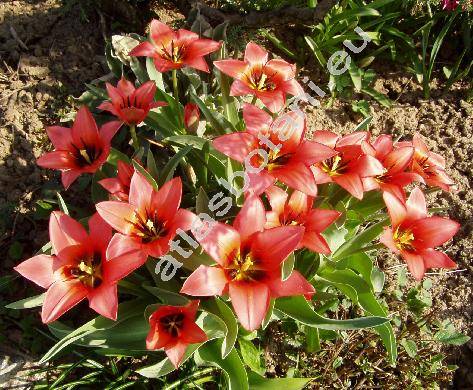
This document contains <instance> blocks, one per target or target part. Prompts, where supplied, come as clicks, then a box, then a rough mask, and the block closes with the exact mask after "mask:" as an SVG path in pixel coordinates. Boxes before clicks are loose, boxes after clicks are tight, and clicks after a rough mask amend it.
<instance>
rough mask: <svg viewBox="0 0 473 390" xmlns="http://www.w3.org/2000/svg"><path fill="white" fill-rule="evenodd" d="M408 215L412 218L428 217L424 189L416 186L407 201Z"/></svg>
mask: <svg viewBox="0 0 473 390" xmlns="http://www.w3.org/2000/svg"><path fill="white" fill-rule="evenodd" d="M406 206H407V215H408V218H409V219H411V220H416V219H420V218H425V217H427V204H426V202H425V196H424V193H423V192H422V190H421V189H420V188H418V187H416V188H414V189H413V190H412V192H411V194H410V195H409V199H407V202H406Z"/></svg>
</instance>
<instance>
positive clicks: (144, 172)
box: [132, 160, 159, 191]
mask: <svg viewBox="0 0 473 390" xmlns="http://www.w3.org/2000/svg"><path fill="white" fill-rule="evenodd" d="M132 163H133V166H134V167H135V169H136V170H137V171H138V172H139V173H141V174H142V175H143V176H144V177H145V179H146V180H147V181H148V183H149V184H151V185H152V186H153V188H154V190H155V191H157V190H158V189H159V186H158V183H156V180H154V178H153V176H151V175H150V173H149V172H148V171H147V170H146V169H144V168H143V167H142V166H141V165H140V163H138V162H137V161H135V160H133V161H132Z"/></svg>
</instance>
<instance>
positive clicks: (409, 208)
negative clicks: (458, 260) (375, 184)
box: [380, 188, 460, 280]
mask: <svg viewBox="0 0 473 390" xmlns="http://www.w3.org/2000/svg"><path fill="white" fill-rule="evenodd" d="M383 198H384V202H385V203H386V206H387V208H388V212H389V216H390V218H391V224H392V227H390V228H385V230H384V232H383V234H382V235H381V238H380V241H381V242H382V243H383V244H384V245H386V246H387V247H388V248H389V249H391V250H392V251H393V252H394V253H398V254H400V255H401V256H402V258H403V259H404V260H405V262H406V263H407V267H408V268H409V271H410V273H411V274H412V276H414V278H415V279H417V280H421V279H422V277H423V276H424V273H425V271H426V269H428V268H455V267H456V264H455V263H454V262H453V261H452V259H450V257H448V256H447V255H446V254H445V253H443V252H440V251H437V250H435V249H434V248H435V247H437V246H440V245H442V244H443V243H445V242H446V241H448V240H450V239H451V238H452V237H453V236H454V235H455V234H456V232H457V231H458V229H459V228H460V225H459V224H458V223H457V222H455V221H452V220H451V219H448V218H442V217H437V216H433V217H429V216H428V215H427V207H426V204H425V197H424V194H423V193H422V191H421V190H420V189H419V188H415V189H414V190H413V191H412V193H411V195H410V196H409V199H408V200H407V202H406V203H404V202H403V201H402V200H400V199H399V198H398V197H397V196H394V195H393V194H391V193H389V192H384V193H383Z"/></svg>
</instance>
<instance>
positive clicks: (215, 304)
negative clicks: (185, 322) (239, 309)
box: [201, 297, 238, 358]
mask: <svg viewBox="0 0 473 390" xmlns="http://www.w3.org/2000/svg"><path fill="white" fill-rule="evenodd" d="M201 307H202V309H203V310H206V311H208V312H209V313H212V314H214V315H216V316H217V317H219V318H220V319H221V320H222V321H223V322H224V323H225V326H226V328H227V329H226V334H225V338H224V340H223V342H222V358H225V357H226V356H227V355H228V354H229V353H230V352H231V351H232V349H233V346H234V345H235V341H236V338H237V335H238V323H237V321H236V318H235V314H234V313H233V311H232V309H230V307H228V305H227V304H226V303H225V302H224V301H223V300H222V299H220V298H218V297H215V298H214V299H211V300H206V301H202V302H201Z"/></svg>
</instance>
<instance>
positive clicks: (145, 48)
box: [10, 15, 459, 390]
mask: <svg viewBox="0 0 473 390" xmlns="http://www.w3.org/2000/svg"><path fill="white" fill-rule="evenodd" d="M452 16H454V15H452ZM224 26H225V25H223V26H222V27H224ZM150 30H151V31H150V39H149V41H145V39H143V40H140V42H141V43H139V44H138V45H137V46H136V47H134V49H132V50H131V53H130V54H131V56H138V57H141V56H145V57H149V58H151V59H152V60H150V59H149V58H147V59H146V60H145V61H143V60H142V59H136V58H131V62H130V57H127V56H126V55H124V56H118V55H117V56H109V57H108V59H109V61H108V63H110V65H113V64H112V62H113V61H120V63H119V64H115V65H118V66H110V67H111V71H112V72H114V75H115V77H116V78H117V80H116V82H112V83H103V84H104V85H100V84H97V85H94V87H93V89H94V91H92V92H94V93H93V94H92V95H94V96H95V98H94V99H93V100H92V102H91V104H90V105H91V108H92V112H91V111H89V108H87V107H86V106H83V107H80V108H79V110H78V112H77V115H76V117H75V120H74V123H73V125H72V127H71V128H66V127H59V126H52V127H48V128H47V130H46V131H47V133H48V136H49V138H50V140H51V142H52V144H53V146H54V150H53V151H52V152H49V153H45V154H44V155H43V156H41V157H40V158H39V159H38V161H37V162H38V164H39V165H40V166H42V167H45V168H51V169H56V170H59V171H60V172H61V174H62V183H63V185H64V187H65V188H66V189H67V188H68V187H69V186H70V185H71V184H72V183H73V182H74V181H75V180H76V179H77V178H78V176H79V175H81V174H82V173H90V174H93V175H90V176H91V180H90V181H85V180H84V182H83V183H82V182H81V183H80V184H81V185H83V189H84V188H85V186H87V185H88V186H89V187H90V194H91V196H90V198H91V199H92V201H91V202H87V198H88V197H87V195H86V193H85V192H83V191H82V192H81V193H80V197H81V204H80V207H74V205H71V206H72V207H68V205H66V202H65V200H64V199H66V200H68V199H74V194H68V195H69V196H65V197H64V198H63V197H62V196H61V195H60V194H59V193H58V200H59V202H58V203H59V205H60V208H61V210H63V211H54V212H53V213H52V214H51V215H50V220H49V236H50V245H45V246H44V247H43V249H42V251H41V252H39V254H36V255H34V256H33V257H31V258H29V259H27V260H25V261H23V262H21V263H20V264H18V265H17V266H16V267H15V270H16V271H17V272H19V273H20V274H21V275H23V276H24V277H25V278H27V279H29V280H31V281H32V282H34V283H36V284H37V285H38V286H40V287H41V288H43V289H46V290H47V291H46V292H45V294H43V295H40V296H35V297H31V298H27V299H26V300H23V299H22V300H21V301H19V302H15V303H12V304H10V307H11V308H19V307H21V308H23V307H36V306H39V304H38V302H39V303H40V304H41V303H42V310H41V317H42V320H43V322H45V323H48V324H49V323H51V322H53V321H61V318H60V317H61V316H62V315H63V314H64V313H66V312H67V311H69V310H70V309H72V308H73V307H75V306H76V305H77V304H79V302H81V301H83V300H85V299H87V300H88V303H89V306H90V308H91V309H92V310H87V313H83V312H79V310H78V309H79V307H76V308H75V309H74V310H70V312H69V313H68V314H67V320H68V323H70V324H72V326H73V327H72V328H70V326H69V325H66V324H62V323H60V322H58V323H56V324H54V325H50V326H51V328H52V330H53V332H54V334H55V336H57V335H58V334H59V332H61V333H64V332H66V330H67V335H66V336H64V338H63V339H61V340H59V341H58V343H57V344H56V345H55V346H53V348H52V349H51V350H50V351H49V352H48V353H47V354H46V355H45V358H44V360H45V361H46V360H49V359H52V358H53V357H55V356H56V354H57V353H59V352H60V351H61V350H62V348H64V346H70V345H71V343H73V342H77V343H78V344H80V345H82V346H84V345H87V346H88V347H90V348H103V349H102V351H101V353H102V354H103V351H104V350H105V351H119V352H118V353H119V354H120V355H123V356H133V357H135V356H137V355H139V354H141V355H146V356H147V359H146V362H147V363H146V364H150V365H149V366H148V367H144V368H140V369H138V370H137V374H136V375H138V374H140V375H144V376H150V377H156V376H161V375H166V374H167V373H169V372H171V371H172V370H173V369H174V368H178V367H179V366H180V365H181V364H183V362H184V361H186V359H188V358H189V357H191V355H192V354H196V355H194V357H195V359H189V360H188V362H189V363H188V364H192V363H191V362H192V361H207V362H208V363H209V364H211V365H214V366H218V367H220V368H222V369H223V370H228V371H227V374H229V375H226V378H227V379H228V380H229V381H232V380H233V381H234V380H235V378H237V379H238V381H237V383H236V384H235V383H231V385H230V386H229V388H235V389H238V390H240V389H241V390H249V389H252V388H256V387H258V388H259V387H261V388H263V387H265V388H266V387H268V388H270V387H271V386H272V387H274V388H278V386H279V387H281V386H280V385H278V384H277V383H276V385H275V382H272V379H266V378H262V377H261V378H260V377H259V375H256V374H254V375H244V370H245V364H244V363H248V359H247V358H248V356H247V355H245V351H244V348H245V343H246V344H247V343H251V342H253V341H251V340H250V338H249V337H248V334H249V333H248V332H253V331H255V330H258V329H261V328H265V327H266V325H268V324H269V323H270V322H271V321H274V320H275V319H277V320H282V321H284V322H287V323H289V325H291V326H295V327H296V326H297V328H298V329H299V330H300V331H302V332H305V333H306V336H307V337H311V338H312V339H313V340H314V337H316V335H318V337H320V341H321V342H322V341H323V338H324V337H325V336H324V334H323V332H320V333H319V332H318V329H324V330H325V329H328V330H330V339H331V340H332V339H333V335H332V333H333V332H334V331H337V332H338V331H344V332H345V331H349V330H360V329H366V328H372V329H373V331H374V332H377V333H379V335H380V340H381V341H380V342H382V343H383V345H384V347H385V349H386V351H387V359H389V363H390V364H392V365H393V366H394V365H395V362H396V358H397V345H396V329H395V328H394V326H395V325H393V324H391V322H390V319H389V318H390V313H389V312H388V309H387V307H385V305H384V304H383V303H382V302H381V300H380V294H379V291H376V287H375V283H374V278H373V275H375V273H378V274H382V273H383V270H382V269H380V268H378V267H376V264H377V261H376V255H377V252H376V251H377V250H379V249H380V248H383V247H384V246H386V247H387V248H389V249H390V250H391V251H393V252H394V253H396V254H399V255H400V257H401V258H402V259H403V260H404V261H405V263H407V267H408V270H409V272H410V274H412V276H413V278H415V279H416V280H421V279H422V278H423V277H424V276H425V273H426V271H427V270H428V269H431V268H447V269H450V268H454V267H456V264H455V262H454V261H453V260H452V259H450V257H449V256H447V255H446V254H445V253H443V252H442V251H441V250H440V248H439V247H440V246H441V245H443V244H444V243H445V242H447V241H448V240H450V239H451V238H452V237H453V235H454V234H455V233H456V232H457V231H458V229H459V224H458V223H457V222H454V221H452V220H450V219H448V218H443V217H439V216H434V215H430V214H429V213H428V210H427V205H426V201H425V197H424V194H423V192H422V191H421V189H420V188H418V187H416V186H422V187H427V188H428V187H436V188H438V189H442V190H445V191H451V190H452V189H453V188H454V187H453V185H454V183H453V181H452V180H451V178H450V177H449V176H448V175H447V173H446V164H445V160H444V158H443V157H441V156H440V155H439V154H437V153H435V152H433V151H430V150H429V149H428V147H427V145H426V144H425V142H424V141H423V140H422V138H421V136H420V135H419V134H415V135H414V136H413V139H412V140H410V139H408V140H401V141H396V142H394V141H393V138H392V137H391V136H390V135H379V136H378V137H376V138H372V136H371V134H370V133H369V132H368V131H357V132H352V133H351V134H345V135H341V134H337V133H335V132H332V131H328V130H319V129H308V128H307V126H308V123H310V121H307V118H306V116H305V114H304V113H303V112H302V110H301V109H294V110H287V109H285V106H286V104H285V103H286V98H287V95H293V96H296V97H297V98H299V97H301V95H302V94H303V91H302V88H301V86H300V85H299V83H298V82H297V80H296V79H295V72H296V69H295V66H294V65H291V64H289V63H287V62H285V61H283V60H279V59H271V60H269V59H268V57H269V56H268V53H267V52H266V51H265V50H264V49H262V48H261V47H260V46H258V45H256V44H254V43H251V42H250V43H249V44H248V45H247V46H246V50H245V56H244V60H243V61H239V60H234V59H230V58H227V57H226V54H225V47H222V49H221V50H220V51H219V56H220V57H219V58H221V59H220V60H219V61H215V62H214V65H215V67H216V68H217V69H218V70H214V71H213V72H209V74H208V75H206V76H205V77H206V78H205V81H206V82H205V83H203V82H202V83H199V82H196V79H195V78H196V77H197V76H196V75H200V74H201V73H196V72H190V71H189V70H187V71H180V69H181V68H184V67H191V68H195V69H198V70H202V71H206V72H207V71H209V66H208V65H210V62H209V64H207V62H206V61H207V59H206V58H204V57H205V56H206V55H208V54H209V53H212V52H215V51H216V50H218V49H219V48H220V47H221V43H219V42H216V41H213V40H210V39H205V38H201V37H199V35H198V34H196V33H193V32H190V31H187V30H182V29H181V30H177V31H174V30H172V29H171V28H169V27H168V26H166V25H165V24H163V23H161V22H159V21H157V20H153V21H152V22H151V29H150ZM219 31H220V32H221V31H222V30H217V29H216V31H214V34H213V35H212V36H214V37H217V36H218V35H219ZM128 38H129V37H128ZM130 41H132V40H131V39H127V40H126V42H130ZM111 50H112V54H113V51H115V54H118V53H119V51H118V49H116V48H114V47H113V45H112V49H111ZM126 51H129V47H128V46H127V49H126ZM108 54H110V53H108ZM121 54H123V53H121ZM125 54H127V53H125ZM121 57H127V58H123V59H122V58H121ZM143 62H146V67H145V66H144V64H143ZM153 63H154V65H155V66H153ZM117 70H118V71H117ZM157 71H159V72H167V71H172V72H171V73H172V74H171V75H163V77H161V75H159V74H158V73H157ZM146 72H148V74H147V75H146ZM178 72H179V77H178V76H177V75H178ZM220 72H222V73H224V74H227V75H229V76H231V77H233V79H234V80H233V84H232V86H231V88H230V85H229V84H228V78H227V77H226V76H223V75H222V74H221V73H220ZM133 74H135V76H136V77H133V76H132V75H133ZM122 75H126V77H127V79H125V78H124V77H122ZM169 76H170V77H169ZM144 80H154V81H144ZM155 81H156V83H155ZM115 85H116V86H115ZM179 87H183V88H184V90H186V91H188V93H183V91H184V90H183V91H181V92H182V93H179ZM158 88H159V90H158ZM97 89H101V91H97ZM106 93H108V96H109V98H110V100H109V101H106V102H103V100H101V101H98V100H99V99H98V98H99V96H106ZM231 95H232V96H234V97H231ZM246 95H253V98H252V99H253V103H255V102H257V103H258V104H260V103H263V104H264V105H265V106H266V107H264V109H262V108H259V107H257V106H256V105H255V104H249V103H248V102H246V101H244V100H243V99H242V98H241V97H240V96H246ZM297 98H296V99H294V101H297V100H299V99H297ZM100 99H102V98H100ZM258 99H259V100H260V101H257V100H258ZM158 100H165V101H166V102H167V103H168V106H167V107H165V108H163V109H156V110H154V108H155V107H159V106H162V105H164V103H161V102H159V101H158ZM245 100H249V99H248V98H245ZM100 103H101V104H100ZM97 106H98V107H97ZM240 108H241V109H240ZM290 108H292V105H291V107H290ZM110 113H111V114H113V115H114V116H116V117H117V120H116V121H112V122H107V120H109V118H110V115H109V114H110ZM94 115H97V120H98V123H104V124H103V125H102V126H101V127H100V128H99V126H97V123H96V120H95V118H94ZM200 116H202V121H201V122H200V119H201V118H200ZM204 123H205V126H203V124H204ZM122 124H127V125H128V127H129V130H130V131H129V132H125V131H123V132H120V134H119V135H118V136H117V137H114V135H115V134H116V133H117V131H118V130H119V128H120V126H121V125H122ZM200 124H201V125H202V126H200ZM137 125H140V126H141V129H140V130H141V131H139V132H138V133H137V132H136V126H137ZM130 138H131V140H130ZM130 141H132V143H131V144H132V147H130ZM112 142H113V147H112ZM130 161H131V162H133V164H130ZM137 161H141V162H140V163H139V164H136V162H137ZM240 179H242V181H243V185H241V181H240ZM232 186H235V188H233V187H232ZM105 190H106V191H105ZM38 192H39V191H38ZM71 195H72V196H71ZM47 201H48V202H50V200H49V199H47ZM68 210H71V212H73V213H74V218H77V220H76V219H73V218H72V217H71V216H69V211H68ZM87 210H96V212H94V213H93V214H92V216H90V214H88V215H87V214H85V215H84V213H86V212H87ZM84 220H85V221H87V224H88V228H85V227H84V226H83V225H82V224H81V222H82V221H84ZM79 221H81V222H79ZM389 221H390V225H389V226H388V224H389ZM37 226H38V229H39V228H40V227H41V224H39V223H38V225H37ZM48 248H50V249H48ZM381 264H382V262H381ZM378 266H379V263H378ZM381 276H382V275H381ZM445 276H449V275H445ZM440 277H444V275H441V276H440ZM316 290H317V292H316ZM324 296H325V297H330V296H332V297H336V298H337V299H335V300H333V299H332V298H330V301H328V302H332V301H340V302H342V301H343V302H345V301H347V302H348V301H350V303H349V305H351V306H350V309H349V310H345V309H344V311H343V313H344V314H343V316H342V317H343V318H340V317H339V316H338V313H339V312H338V311H335V310H333V311H332V310H329V311H327V312H326V311H325V310H326V309H327V307H329V306H330V308H331V309H332V308H333V306H332V304H331V303H330V304H326V303H327V302H324V301H322V302H320V301H319V299H322V300H323V299H327V298H324ZM194 297H202V298H200V299H201V301H198V300H190V299H196V298H194ZM339 298H340V299H339ZM189 300H190V301H189ZM344 306H345V304H344ZM82 307H83V306H82V305H81V306H80V308H82ZM198 310H199V312H198ZM336 310H338V309H336ZM91 311H95V312H97V313H98V314H99V315H100V316H97V317H96V318H94V319H90V318H89V316H90V314H91V313H90V312H91ZM334 313H337V315H334ZM101 316H103V317H106V318H102V317H101ZM65 317H66V316H65ZM354 317H357V318H354ZM85 318H87V320H85ZM240 327H241V328H240ZM243 329H245V330H243ZM314 332H315V333H314ZM326 333H328V332H326ZM146 335H147V336H146ZM251 337H256V338H258V337H264V332H260V331H258V332H253V333H251ZM261 345H264V343H261ZM250 347H251V346H250ZM257 349H258V348H256V347H255V350H257ZM252 350H253V348H250V349H248V348H247V351H246V354H248V351H252ZM156 351H158V352H156ZM159 351H163V352H159ZM106 353H108V352H106ZM252 353H253V352H252ZM240 356H242V357H243V360H244V362H242V361H241V359H240ZM252 358H253V357H252ZM140 361H141V360H136V362H137V364H138V363H139V362H140ZM143 361H144V360H143ZM255 361H256V360H255ZM252 368H253V367H252ZM186 370H187V366H186ZM199 372H201V371H199ZM232 372H233V374H231V373H232ZM235 373H236V374H235ZM240 373H242V374H241V375H240ZM230 374H231V375H230ZM133 375H135V374H133ZM199 375H200V374H199ZM255 378H256V382H255ZM167 379H168V378H166V379H165V380H166V381H167ZM290 379H291V380H292V379H294V378H290ZM277 380H278V381H279V380H280V379H277ZM297 380H298V381H300V378H297ZM162 383H164V382H162ZM297 383H298V384H297V387H301V386H299V384H300V383H301V382H297ZM181 384H183V382H182V383H180V384H178V385H170V387H173V388H177V387H179V388H180V387H182V386H181ZM184 386H185V384H184ZM289 388H290V385H288V389H289ZM291 388H292V387H291Z"/></svg>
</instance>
